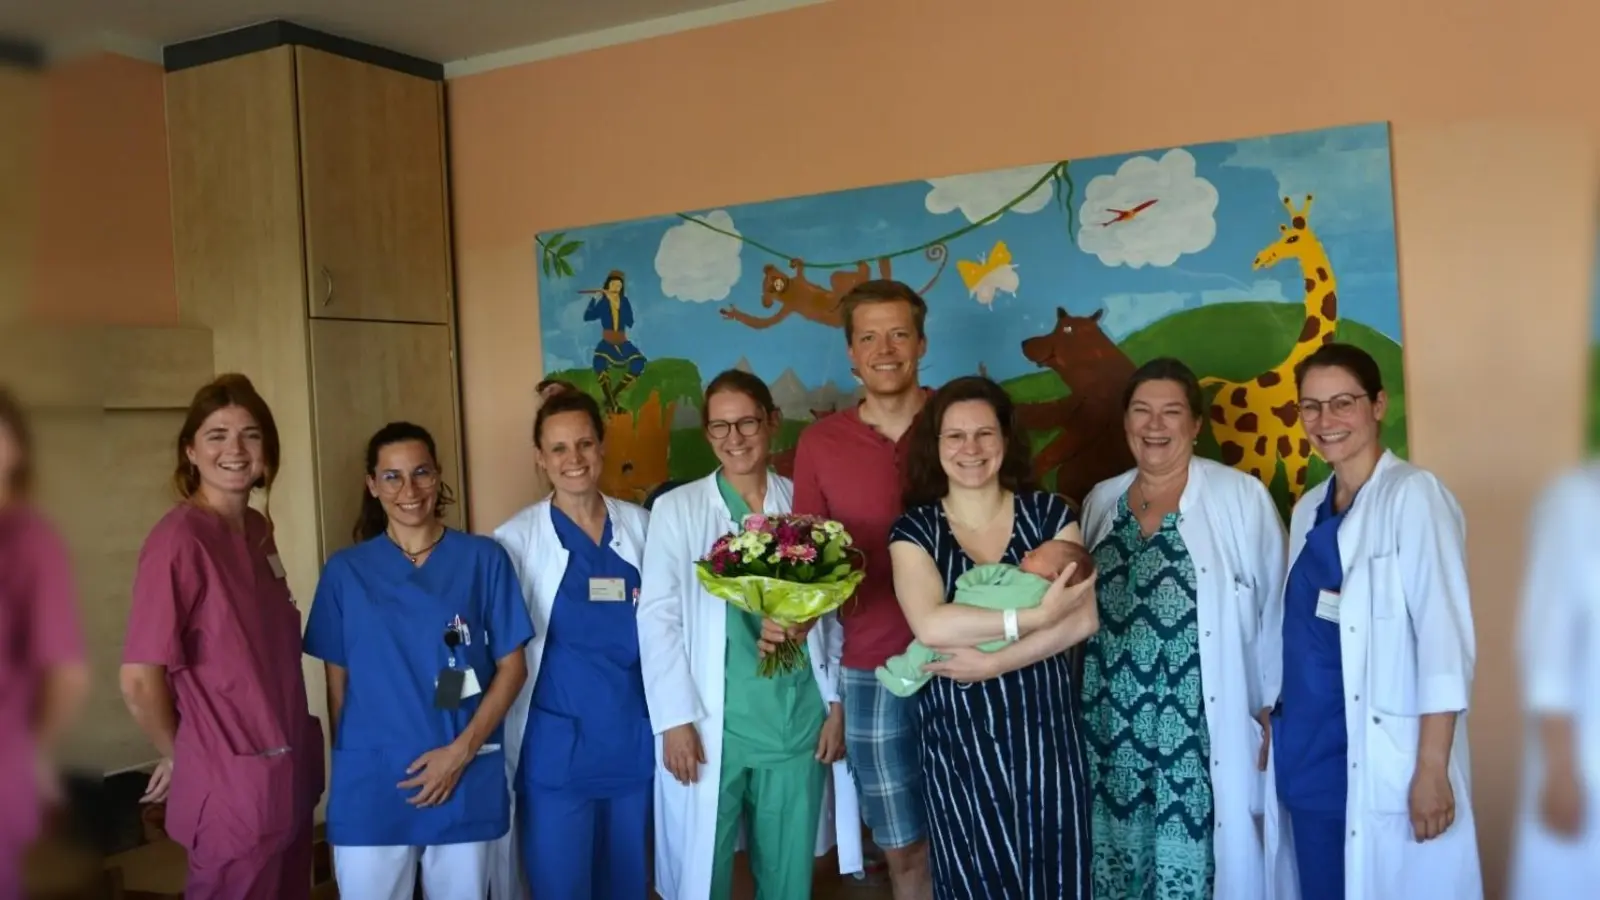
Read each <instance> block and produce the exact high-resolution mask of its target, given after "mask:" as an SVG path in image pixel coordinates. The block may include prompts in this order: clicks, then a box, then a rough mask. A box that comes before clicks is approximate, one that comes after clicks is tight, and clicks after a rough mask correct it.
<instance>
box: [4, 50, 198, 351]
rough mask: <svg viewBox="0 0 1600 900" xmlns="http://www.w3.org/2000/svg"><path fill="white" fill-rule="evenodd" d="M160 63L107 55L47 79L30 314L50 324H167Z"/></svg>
mask: <svg viewBox="0 0 1600 900" xmlns="http://www.w3.org/2000/svg"><path fill="white" fill-rule="evenodd" d="M163 85H164V82H163V72H162V69H161V66H159V65H156V64H154V63H149V62H144V61H142V60H135V59H129V58H127V57H124V56H116V55H112V54H98V55H95V56H89V57H83V58H80V59H74V60H71V61H68V62H64V63H62V64H61V65H59V66H56V67H53V68H52V69H50V70H49V72H48V73H47V75H46V78H45V98H44V99H45V106H44V134H43V142H42V151H43V152H42V155H41V157H40V177H39V191H38V203H39V209H40V219H39V230H38V232H37V238H36V241H37V243H36V244H35V255H34V290H33V298H32V308H33V310H34V312H35V313H36V314H38V315H39V316H40V317H41V318H43V319H46V320H48V321H51V322H55V323H61V324H65V323H73V324H97V325H172V324H176V323H177V320H178V295H177V289H176V287H175V286H174V282H173V268H172V201H171V194H170V191H169V181H168V175H167V135H166V107H165V93H164V90H165V89H164V86H163Z"/></svg>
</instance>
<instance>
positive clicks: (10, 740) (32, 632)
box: [0, 388, 89, 898]
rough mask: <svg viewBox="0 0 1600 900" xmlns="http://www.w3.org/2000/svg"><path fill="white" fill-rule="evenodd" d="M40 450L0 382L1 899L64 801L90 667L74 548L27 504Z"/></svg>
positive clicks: (10, 892)
mask: <svg viewBox="0 0 1600 900" xmlns="http://www.w3.org/2000/svg"><path fill="white" fill-rule="evenodd" d="M32 463H33V453H32V444H31V441H30V440H29V432H28V423H27V419H26V417H25V416H24V415H23V411H22V407H21V405H20V404H18V403H17V401H16V399H15V398H13V397H12V396H11V395H10V394H9V393H7V392H6V391H5V390H4V389H3V388H0V797H4V798H5V799H4V801H3V802H0V898H12V897H18V896H21V891H22V884H21V880H22V879H21V871H20V867H21V861H22V855H23V853H24V852H25V851H26V850H27V849H28V845H29V844H30V843H32V842H33V840H34V838H35V837H37V835H38V832H39V823H40V819H41V813H42V811H43V806H44V805H45V803H48V802H52V801H54V800H56V799H57V797H56V795H55V793H56V785H57V782H56V776H55V771H54V769H53V767H52V766H51V765H50V760H49V752H50V749H51V745H52V744H53V743H54V741H55V739H56V737H57V736H58V735H59V734H60V733H61V732H62V730H63V729H64V728H65V727H66V725H67V724H68V723H69V722H70V721H71V719H72V718H73V717H74V716H75V715H76V714H77V711H78V709H79V708H80V707H81V706H82V704H83V698H84V696H85V695H86V694H87V693H88V687H89V674H88V668H87V667H86V666H85V665H84V661H83V637H82V635H81V633H80V632H79V630H78V614H77V609H76V608H75V605H76V602H77V601H76V592H75V590H74V588H73V582H72V570H71V568H70V567H69V564H68V559H67V551H66V547H65V545H64V544H63V543H62V541H61V538H60V537H59V536H58V535H57V534H56V531H55V529H54V528H52V527H51V526H50V524H49V523H48V522H46V521H45V519H44V518H43V517H42V516H40V515H39V513H38V512H37V511H35V510H34V509H33V507H32V505H31V504H30V503H29V502H28V488H29V487H30V482H31V480H32V477H31V476H32Z"/></svg>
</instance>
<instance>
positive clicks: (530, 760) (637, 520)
mask: <svg viewBox="0 0 1600 900" xmlns="http://www.w3.org/2000/svg"><path fill="white" fill-rule="evenodd" d="M541 394H542V396H543V403H542V405H541V406H540V407H539V412H538V414H537V415H536V416H535V418H534V431H533V438H534V445H535V449H536V453H537V460H538V463H539V467H540V468H541V469H543V470H544V472H545V474H546V475H547V476H548V478H549V480H550V484H551V486H552V488H553V493H552V494H551V496H550V497H549V498H548V499H546V500H542V501H540V502H538V503H535V504H534V505H532V506H530V507H528V508H526V509H524V510H523V511H521V512H519V513H517V514H516V515H515V516H513V517H512V518H511V519H510V520H509V521H507V522H506V523H505V524H504V525H501V526H500V527H499V528H497V529H496V530H495V532H494V538H495V540H496V541H499V542H500V544H501V546H503V547H504V548H505V549H506V552H507V553H508V554H509V555H510V557H511V561H512V564H513V566H514V567H515V569H516V573H517V580H518V581H519V582H520V584H521V586H522V593H523V598H524V600H525V601H526V602H527V604H528V609H529V612H530V614H531V615H532V618H533V625H534V639H533V640H532V641H530V642H529V643H528V644H527V645H526V656H527V661H528V680H527V684H526V685H525V686H524V687H523V689H522V692H521V694H520V695H519V696H518V697H517V700H516V702H515V703H514V704H513V705H512V707H511V710H510V712H509V713H508V714H507V716H506V729H505V743H506V760H507V767H508V769H509V770H510V771H509V774H510V776H511V784H512V785H513V787H514V788H515V791H514V793H513V802H514V815H513V826H512V830H511V833H510V834H508V835H507V836H506V837H504V838H502V839H501V840H499V841H497V842H496V844H495V846H494V847H493V848H492V852H491V857H490V889H491V896H493V897H495V898H497V900H498V898H509V900H516V898H522V897H525V896H527V894H528V892H529V889H531V891H532V894H533V896H534V897H588V898H594V900H620V898H629V900H632V898H637V897H640V896H643V895H644V893H645V890H646V884H647V875H646V873H647V864H648V858H649V852H648V849H647V841H648V833H649V821H650V819H649V810H650V800H651V793H652V790H653V784H654V779H655V741H654V738H653V736H652V734H651V732H650V726H649V718H648V713H647V710H646V706H645V698H644V676H643V674H642V672H641V668H640V660H639V638H638V631H637V624H636V621H637V620H636V616H637V603H638V597H639V584H640V577H641V576H640V566H641V563H642V559H643V554H644V541H645V531H646V525H647V523H648V519H649V514H648V513H646V512H645V511H644V510H643V509H642V508H640V507H638V506H636V505H634V504H632V503H627V502H624V501H621V500H617V499H614V498H612V497H607V496H605V495H603V494H602V493H601V492H600V487H599V478H600V472H601V469H602V467H603V465H604V448H605V422H604V420H603V419H602V418H601V415H600V408H599V406H598V405H597V404H596V403H595V401H594V398H592V397H590V396H589V395H588V394H585V393H582V392H581V391H578V390H576V389H574V388H570V386H567V387H565V389H560V390H556V391H551V392H548V393H546V392H543V391H541Z"/></svg>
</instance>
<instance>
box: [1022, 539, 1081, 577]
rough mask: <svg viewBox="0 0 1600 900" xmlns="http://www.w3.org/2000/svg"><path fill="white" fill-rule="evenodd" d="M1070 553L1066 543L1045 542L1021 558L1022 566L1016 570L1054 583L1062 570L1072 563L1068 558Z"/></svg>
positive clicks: (1070, 549)
mask: <svg viewBox="0 0 1600 900" xmlns="http://www.w3.org/2000/svg"><path fill="white" fill-rule="evenodd" d="M1071 552H1072V548H1071V547H1070V546H1069V545H1068V544H1067V542H1066V541H1045V542H1044V543H1042V544H1040V545H1039V546H1037V547H1035V548H1033V549H1032V550H1029V551H1028V552H1027V553H1026V554H1025V555H1024V556H1023V557H1022V565H1021V566H1019V567H1018V568H1020V569H1022V571H1024V572H1028V573H1030V574H1033V575H1038V576H1039V577H1040V578H1048V579H1050V580H1051V581H1055V580H1056V579H1057V578H1059V577H1061V572H1062V570H1063V569H1065V568H1066V567H1067V564H1068V563H1070V562H1071V561H1072V560H1071V558H1070V556H1069V554H1070V553H1071Z"/></svg>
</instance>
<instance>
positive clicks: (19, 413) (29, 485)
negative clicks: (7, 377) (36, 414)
mask: <svg viewBox="0 0 1600 900" xmlns="http://www.w3.org/2000/svg"><path fill="white" fill-rule="evenodd" d="M0 428H3V429H5V430H6V431H9V432H11V439H12V440H13V441H16V443H17V457H18V458H17V468H16V471H14V472H12V473H11V484H10V485H9V487H10V489H11V494H12V496H13V497H15V498H17V499H21V498H25V497H26V496H27V495H28V492H29V491H30V490H32V489H33V429H32V428H31V427H29V425H28V414H27V412H26V411H25V410H24V409H23V408H22V402H21V401H19V400H18V399H17V398H16V395H14V394H12V393H11V392H10V391H8V390H6V389H5V388H4V387H0Z"/></svg>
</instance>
